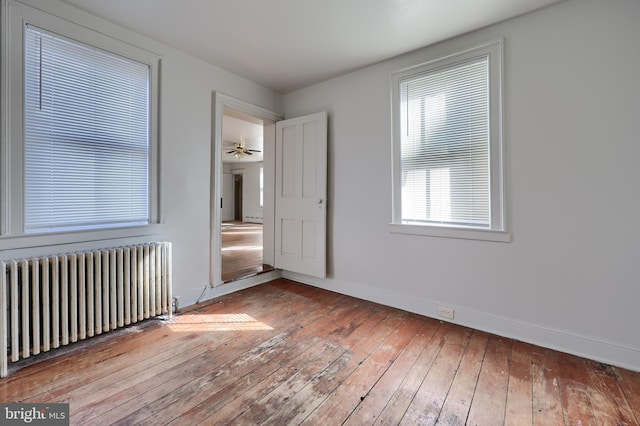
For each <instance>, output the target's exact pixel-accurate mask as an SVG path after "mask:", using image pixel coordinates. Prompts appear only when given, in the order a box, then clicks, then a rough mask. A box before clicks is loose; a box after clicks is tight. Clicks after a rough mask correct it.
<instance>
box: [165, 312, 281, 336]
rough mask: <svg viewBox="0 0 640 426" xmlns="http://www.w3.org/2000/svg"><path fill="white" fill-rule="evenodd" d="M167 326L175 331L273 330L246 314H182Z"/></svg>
mask: <svg viewBox="0 0 640 426" xmlns="http://www.w3.org/2000/svg"><path fill="white" fill-rule="evenodd" d="M167 327H169V329H171V330H172V331H176V332H193V331H243V330H273V328H272V327H269V326H268V325H267V324H265V323H263V322H260V321H258V320H256V319H255V318H253V317H251V316H250V315H247V314H183V315H179V316H176V317H174V318H173V320H172V322H171V323H170V324H167Z"/></svg>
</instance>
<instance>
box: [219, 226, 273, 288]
mask: <svg viewBox="0 0 640 426" xmlns="http://www.w3.org/2000/svg"><path fill="white" fill-rule="evenodd" d="M272 270H273V267H271V266H269V265H265V264H264V263H263V261H262V224H260V223H247V222H223V223H222V282H225V283H227V282H231V281H236V280H239V279H242V278H247V277H251V276H253V275H257V274H261V273H263V272H268V271H272Z"/></svg>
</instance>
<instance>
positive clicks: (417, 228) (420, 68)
mask: <svg viewBox="0 0 640 426" xmlns="http://www.w3.org/2000/svg"><path fill="white" fill-rule="evenodd" d="M502 45H503V41H502V39H496V40H493V41H490V42H488V43H485V44H482V45H479V46H476V47H473V48H470V49H467V50H464V51H462V52H459V53H455V54H452V55H449V56H445V57H443V58H438V59H435V60H432V61H429V62H425V63H422V64H419V65H415V66H411V67H409V68H404V69H401V70H398V71H396V72H394V73H392V74H391V78H390V80H391V108H392V112H391V129H392V139H391V140H392V167H391V169H392V179H393V186H392V220H391V224H389V231H390V232H392V233H396V234H411V235H425V236H434V237H447V238H462V239H473V240H485V241H499V242H510V241H511V234H510V233H509V232H508V230H507V221H506V214H505V201H504V199H505V189H504V146H503V139H502V86H503V72H502V50H503V49H502ZM485 56H486V57H488V58H489V91H490V96H489V102H490V104H489V111H490V142H489V153H490V154H489V162H490V179H491V227H490V228H474V227H471V226H458V225H442V224H420V225H416V224H406V223H403V222H402V215H401V208H402V199H401V194H402V190H401V163H400V161H401V152H400V149H401V142H400V132H401V130H400V129H401V124H400V82H401V81H402V80H403V79H406V78H407V77H411V76H413V75H418V74H421V73H424V72H428V71H432V70H435V69H438V68H444V67H450V66H452V65H455V64H457V63H462V62H467V61H469V60H472V59H474V58H479V57H485Z"/></svg>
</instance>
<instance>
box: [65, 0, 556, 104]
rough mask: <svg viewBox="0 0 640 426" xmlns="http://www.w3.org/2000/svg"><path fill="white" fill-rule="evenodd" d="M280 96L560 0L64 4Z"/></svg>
mask: <svg viewBox="0 0 640 426" xmlns="http://www.w3.org/2000/svg"><path fill="white" fill-rule="evenodd" d="M63 1H64V2H65V3H69V4H72V5H75V6H77V7H79V8H81V9H83V10H85V11H87V12H90V13H92V14H94V15H98V16H100V17H102V18H105V19H107V20H110V21H112V22H115V23H117V24H120V25H122V26H123V27H126V28H128V29H131V30H134V31H136V32H138V33H141V34H144V35H146V36H148V37H151V38H153V39H155V40H158V41H161V42H163V43H165V44H167V45H169V46H172V47H174V48H177V49H179V50H182V51H184V52H187V53H190V54H191V55H193V56H195V57H198V58H201V59H203V60H204V61H206V62H209V63H211V64H214V65H217V66H219V67H220V68H223V69H225V70H227V71H229V72H232V73H234V74H236V75H239V76H242V77H245V78H247V79H249V80H252V81H254V82H256V83H260V84H262V85H264V86H267V87H269V88H271V89H273V90H275V91H277V92H280V93H287V92H290V91H293V90H296V89H299V88H302V87H305V86H308V85H311V84H313V83H317V82H320V81H324V80H327V79H329V78H331V77H334V76H337V75H340V74H343V73H345V72H348V71H352V70H354V69H358V68H361V67H364V66H366V65H370V64H372V63H375V62H378V61H381V60H384V59H388V58H390V57H393V56H397V55H399V54H402V53H405V52H408V51H411V50H415V49H417V48H420V47H423V46H426V45H429V44H432V43H436V42H438V41H441V40H444V39H447V38H450V37H453V36H456V35H459V34H462V33H465V32H468V31H471V30H474V29H478V28H481V27H484V26H487V25H490V24H493V23H496V22H499V21H502V20H505V19H509V18H511V17H514V16H518V15H521V14H524V13H527V12H530V11H532V10H535V9H539V8H542V7H545V6H548V5H550V4H553V3H558V2H559V1H562V0H108V1H105V0H63Z"/></svg>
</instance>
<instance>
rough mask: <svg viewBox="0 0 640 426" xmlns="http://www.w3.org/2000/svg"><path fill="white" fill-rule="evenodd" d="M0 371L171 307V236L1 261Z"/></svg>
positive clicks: (2, 373)
mask: <svg viewBox="0 0 640 426" xmlns="http://www.w3.org/2000/svg"><path fill="white" fill-rule="evenodd" d="M0 268H1V269H2V270H1V271H0V298H1V299H0V313H1V312H4V314H0V377H6V376H7V373H8V362H9V361H11V362H16V361H18V360H21V359H25V358H28V357H29V356H31V355H37V354H39V353H40V352H47V351H50V350H52V349H55V348H58V347H60V346H64V345H68V344H69V343H72V342H76V341H78V340H84V339H86V338H89V337H92V336H95V335H99V334H102V333H106V332H109V331H111V330H115V329H117V328H121V327H125V326H127V325H130V324H133V323H136V322H138V321H142V320H144V319H147V318H150V317H155V316H158V315H165V314H166V315H168V316H169V317H170V316H171V314H172V295H171V243H168V242H160V243H147V244H140V245H132V246H127V247H117V248H109V249H103V250H92V251H85V252H76V253H68V254H64V255H56V256H46V257H40V258H32V259H19V260H18V259H17V260H9V261H4V262H0Z"/></svg>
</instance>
